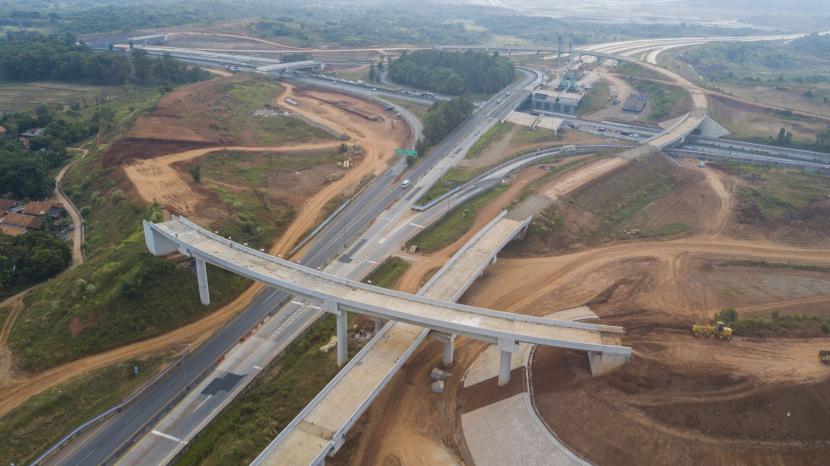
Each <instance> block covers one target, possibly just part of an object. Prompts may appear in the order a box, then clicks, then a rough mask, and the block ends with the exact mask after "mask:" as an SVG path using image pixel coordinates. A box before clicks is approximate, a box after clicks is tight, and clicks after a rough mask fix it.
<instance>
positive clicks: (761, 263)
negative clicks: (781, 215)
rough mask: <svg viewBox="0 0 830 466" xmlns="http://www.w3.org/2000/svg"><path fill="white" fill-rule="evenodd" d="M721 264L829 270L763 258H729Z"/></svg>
mask: <svg viewBox="0 0 830 466" xmlns="http://www.w3.org/2000/svg"><path fill="white" fill-rule="evenodd" d="M718 265H721V266H733V267H754V268H762V269H784V270H801V271H805V272H821V273H828V272H830V267H826V266H821V265H811V264H793V263H789V262H768V261H765V260H760V261H758V260H729V261H722V262H719V263H718Z"/></svg>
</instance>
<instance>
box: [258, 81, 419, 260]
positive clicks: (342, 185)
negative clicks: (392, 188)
mask: <svg viewBox="0 0 830 466" xmlns="http://www.w3.org/2000/svg"><path fill="white" fill-rule="evenodd" d="M283 85H284V86H285V88H286V92H284V93H283V94H282V95H280V96H279V97H278V98H277V102H276V103H277V104H278V105H280V106H282V107H284V108H291V109H292V110H293V111H295V112H297V113H300V114H302V115H303V116H304V117H306V118H308V119H309V120H311V121H314V122H316V123H319V124H322V125H325V126H327V127H330V128H332V129H334V130H335V131H336V132H338V133H342V134H345V135H347V136H348V137H349V139H350V140H349V142H350V143H355V144H358V145H359V146H360V147H362V148H363V159H362V160H361V161H360V162H359V163H358V164H357V165H356V166H355V167H354V168H352V169H351V170H349V171H346V172H344V176H343V177H342V178H340V179H339V180H337V181H335V182H333V183H331V184H328V185H326V186H325V187H324V188H323V189H321V190H320V191H319V192H318V193H317V194H315V195H313V196H311V197H310V198H308V199H306V201H305V202H304V203H303V205H302V207H301V208H300V210H299V212H297V216H296V218H295V219H294V221H293V222H292V224H291V227H290V228H289V229H288V230H286V232H285V233H283V234H282V236H280V238H279V239H278V240H277V242H276V243H275V244H274V246H273V247H272V248H271V253H272V254H286V253H288V251H289V250H290V249H291V248H292V247H293V246H294V245H295V244H297V242H299V241H300V239H301V238H302V236H303V235H304V234H305V233H306V232H307V231H309V230H311V229H312V228H314V226H315V225H317V223H318V221H319V220H320V215H321V213H322V212H323V207H324V206H325V205H326V203H328V202H329V200H331V199H333V198H334V197H335V196H337V195H339V194H341V193H343V192H345V191H347V190H348V189H349V188H350V187H354V186H357V184H358V183H359V182H360V180H361V179H363V178H364V177H366V176H367V175H378V174H380V173H381V172H382V171H383V170H385V169H386V167H387V164H388V161H389V160H390V159H391V158H392V157H394V155H393V154H394V150H395V148H397V147H406V140H407V138H408V135H409V131H408V130H407V129H406V125H405V124H403V122H398V123H397V126H396V128H395V129H391V128H390V123H389V122H387V121H386V119H385V118H384V119H383V121H378V122H375V121H369V120H365V119H363V118H361V117H358V116H356V115H354V114H352V113H349V112H346V111H344V110H341V109H339V108H337V107H334V106H332V105H328V104H324V103H322V102H320V101H319V100H316V99H314V98H312V97H307V96H306V95H304V94H299V93H297V92H296V91H295V88H294V86H292V85H290V84H287V83H284V84H283ZM305 94H310V95H322V96H326V97H327V98H336V99H338V100H346V101H348V102H350V103H351V104H352V105H354V106H355V107H360V108H361V110H363V111H366V112H367V113H374V114H377V115H378V116H381V117H382V116H383V109H382V108H381V107H379V106H377V105H373V104H367V103H365V102H363V101H360V100H358V99H356V98H354V97H350V96H344V95H342V94H336V93H331V92H323V91H309V92H307V93H305ZM288 98H292V99H293V100H294V101H296V102H297V103H298V104H299V105H297V106H292V105H290V104H288V103H287V102H286V99H288ZM336 144H337V145H338V146H339V145H340V143H339V142H338V143H336ZM304 252H305V249H303V250H301V251H300V254H303V253H304Z"/></svg>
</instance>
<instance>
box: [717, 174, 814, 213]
mask: <svg viewBox="0 0 830 466" xmlns="http://www.w3.org/2000/svg"><path fill="white" fill-rule="evenodd" d="M719 166H720V167H722V168H723V170H724V171H726V172H727V173H730V174H733V175H736V176H739V177H741V178H743V179H744V180H745V181H746V183H744V184H745V186H741V187H740V188H739V189H738V192H737V194H738V196H737V197H738V200H739V205H738V208H737V218H738V221H739V222H741V223H764V222H780V221H789V220H792V219H799V218H801V217H800V215H801V213H802V211H804V210H805V209H808V208H809V207H810V206H811V205H813V204H815V203H818V202H820V201H822V200H823V199H826V198H827V196H828V195H830V179H828V178H827V177H825V176H822V175H818V174H812V173H806V172H802V171H800V170H795V169H785V168H773V167H763V166H751V165H748V164H739V163H727V162H721V163H719ZM809 216H810V217H814V216H816V215H809ZM816 217H817V218H818V216H816ZM805 219H807V218H801V220H805Z"/></svg>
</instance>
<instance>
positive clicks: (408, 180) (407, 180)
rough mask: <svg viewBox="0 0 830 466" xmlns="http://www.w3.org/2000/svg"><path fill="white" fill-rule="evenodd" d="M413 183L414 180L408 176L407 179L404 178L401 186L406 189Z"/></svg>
mask: <svg viewBox="0 0 830 466" xmlns="http://www.w3.org/2000/svg"><path fill="white" fill-rule="evenodd" d="M411 185H412V180H410V179H409V178H407V179H405V180H403V182H402V183H401V188H403V189H406V188H408V187H410V186H411Z"/></svg>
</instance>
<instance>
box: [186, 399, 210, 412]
mask: <svg viewBox="0 0 830 466" xmlns="http://www.w3.org/2000/svg"><path fill="white" fill-rule="evenodd" d="M212 396H213V395H208V396H206V397H205V399H204V400H202V402H201V403H199V404H198V405H197V406H196V407H195V408H193V411H191V413H195V412H196V411H198V410H199V408H201V407H202V405H203V404H205V402H207V400H209V399H210V397H212Z"/></svg>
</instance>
